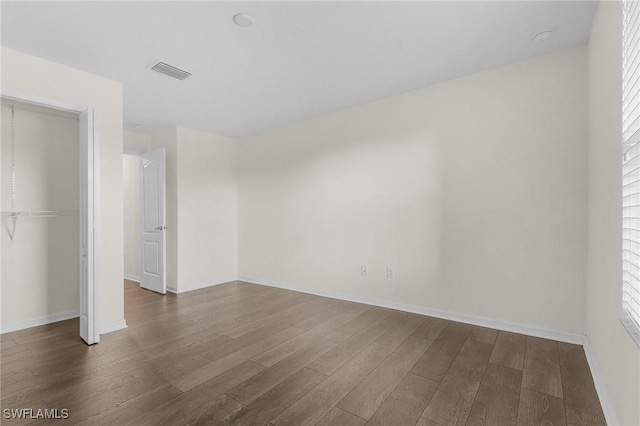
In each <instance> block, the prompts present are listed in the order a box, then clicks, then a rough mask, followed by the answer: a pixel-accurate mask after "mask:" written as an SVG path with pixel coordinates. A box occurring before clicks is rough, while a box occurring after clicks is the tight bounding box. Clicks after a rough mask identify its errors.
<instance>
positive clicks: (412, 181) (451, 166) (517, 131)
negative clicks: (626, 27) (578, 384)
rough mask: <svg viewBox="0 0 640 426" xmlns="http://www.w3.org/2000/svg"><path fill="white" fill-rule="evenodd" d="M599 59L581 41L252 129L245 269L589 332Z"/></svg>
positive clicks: (327, 288) (243, 196)
mask: <svg viewBox="0 0 640 426" xmlns="http://www.w3.org/2000/svg"><path fill="white" fill-rule="evenodd" d="M586 59H587V57H586V48H585V47H577V48H572V49H568V50H565V51H561V52H558V53H554V54H551V55H546V56H541V57H538V58H535V59H532V60H528V61H525V62H521V63H518V64H514V65H510V66H506V67H502V68H498V69H494V70H490V71H487V72H483V73H480V74H475V75H471V76H468V77H464V78H460V79H456V80H451V81H448V82H444V83H442V84H438V85H435V86H431V87H428V88H425V89H421V90H416V91H412V92H409V93H406V94H403V95H399V96H396V97H392V98H388V99H383V100H380V101H377V102H373V103H370V104H366V105H361V106H357V107H354V108H350V109H347V110H344V111H340V112H337V113H334V114H330V115H327V116H323V117H320V118H317V119H313V120H309V121H304V122H299V123H295V124H292V125H289V126H286V127H283V128H279V129H275V130H271V131H268V132H266V133H264V134H260V135H257V136H254V137H251V138H248V139H246V140H243V141H241V145H240V154H239V275H240V277H241V279H247V280H250V281H257V282H271V283H280V284H286V285H293V286H299V287H307V288H311V289H313V290H314V291H320V292H329V293H334V294H336V293H337V294H343V295H348V296H356V297H364V298H369V299H371V300H378V301H386V302H391V303H400V304H406V305H413V306H417V307H427V308H437V309H441V310H448V311H452V312H458V313H465V314H467V315H473V316H480V317H486V318H492V319H496V320H500V321H506V322H514V323H520V324H525V325H529V326H535V327H541V328H549V329H554V330H559V331H565V332H574V333H582V332H584V306H585V287H584V283H585V280H586V271H585V267H584V265H585V261H586V234H585V229H586V226H587V223H586V220H587V218H586V206H587V197H586V195H587V191H586V186H585V182H586V178H587V170H586V163H587V159H586V138H587V135H586V129H587V109H586V105H587V72H586V65H587V64H586ZM363 264H365V265H367V266H368V268H369V276H368V277H367V278H363V277H361V276H360V266H361V265H363ZM387 265H391V266H393V267H394V268H395V273H396V278H395V279H387V278H386V266H387Z"/></svg>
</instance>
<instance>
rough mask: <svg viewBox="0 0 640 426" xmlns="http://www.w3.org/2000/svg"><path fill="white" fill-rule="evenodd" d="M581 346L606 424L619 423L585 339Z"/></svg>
mask: <svg viewBox="0 0 640 426" xmlns="http://www.w3.org/2000/svg"><path fill="white" fill-rule="evenodd" d="M582 347H583V348H584V353H585V355H586V356H587V362H588V363H589V369H590V370H591V377H593V384H594V385H595V387H596V392H597V393H598V398H599V399H600V405H601V406H602V411H603V412H604V418H605V420H606V421H607V424H608V425H612V426H614V425H619V424H620V423H619V422H618V417H617V416H616V413H615V411H614V409H613V404H612V403H611V399H610V398H609V396H608V395H609V392H608V391H607V388H606V386H605V384H604V380H603V379H602V374H601V373H600V369H599V368H598V364H597V363H596V359H595V357H594V356H593V352H592V349H591V345H589V341H588V340H585V342H584V344H583V345H582Z"/></svg>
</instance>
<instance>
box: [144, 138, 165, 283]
mask: <svg viewBox="0 0 640 426" xmlns="http://www.w3.org/2000/svg"><path fill="white" fill-rule="evenodd" d="M140 158H141V160H140V195H141V197H140V199H141V202H140V234H141V235H140V242H141V246H142V249H141V252H142V271H141V274H140V286H141V287H143V288H146V289H148V290H152V291H155V292H158V293H162V294H164V293H166V291H167V282H166V237H165V234H166V232H165V231H166V229H167V228H166V226H165V220H166V211H165V188H166V180H165V179H166V174H165V150H164V148H160V149H156V150H153V151H149V152H145V153H144V154H142V155H140Z"/></svg>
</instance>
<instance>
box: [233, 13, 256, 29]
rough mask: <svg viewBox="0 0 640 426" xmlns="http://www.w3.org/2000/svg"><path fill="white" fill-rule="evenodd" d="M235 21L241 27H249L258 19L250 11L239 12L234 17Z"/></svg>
mask: <svg viewBox="0 0 640 426" xmlns="http://www.w3.org/2000/svg"><path fill="white" fill-rule="evenodd" d="M233 22H235V23H236V25H237V26H239V27H242V28H249V27H252V26H253V24H254V22H256V20H255V19H254V18H253V16H251V15H249V14H248V13H238V14H237V15H235V16H234V17H233Z"/></svg>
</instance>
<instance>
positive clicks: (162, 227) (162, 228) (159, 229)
mask: <svg viewBox="0 0 640 426" xmlns="http://www.w3.org/2000/svg"><path fill="white" fill-rule="evenodd" d="M154 229H156V230H158V231H164V230H165V229H167V227H166V226H158V227H157V228H154Z"/></svg>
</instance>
